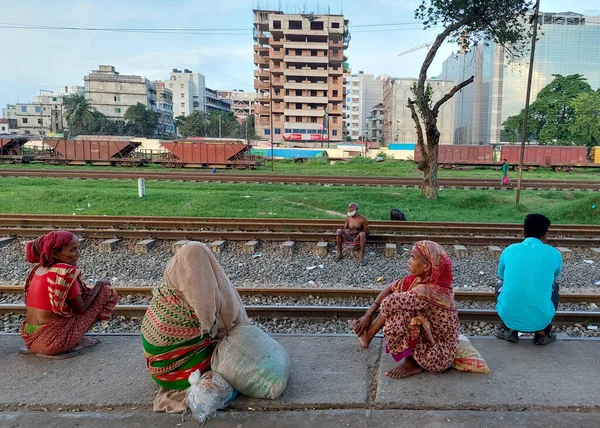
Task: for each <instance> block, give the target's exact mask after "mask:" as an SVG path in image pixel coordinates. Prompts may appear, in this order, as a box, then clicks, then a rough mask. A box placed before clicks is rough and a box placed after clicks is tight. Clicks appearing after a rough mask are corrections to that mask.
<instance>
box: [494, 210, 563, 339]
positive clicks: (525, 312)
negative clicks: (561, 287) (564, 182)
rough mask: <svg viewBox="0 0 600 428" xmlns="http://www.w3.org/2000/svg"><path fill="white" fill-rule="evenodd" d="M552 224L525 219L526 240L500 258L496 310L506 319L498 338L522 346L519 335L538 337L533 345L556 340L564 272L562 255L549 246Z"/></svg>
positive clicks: (540, 217) (537, 216) (535, 216)
mask: <svg viewBox="0 0 600 428" xmlns="http://www.w3.org/2000/svg"><path fill="white" fill-rule="evenodd" d="M549 227H550V220H548V218H546V217H545V216H543V215H541V214H530V215H528V216H527V217H525V240H524V241H523V242H520V243H518V244H513V245H511V246H509V247H508V248H506V249H505V250H504V251H503V252H502V255H501V256H500V264H499V265H498V276H499V277H500V278H501V279H502V280H504V282H503V283H502V284H499V285H498V286H497V287H496V298H497V303H496V310H497V311H498V315H500V318H501V319H502V323H503V325H502V327H501V331H500V332H499V333H498V335H497V337H499V338H500V339H504V340H508V341H510V342H518V340H519V332H526V333H535V336H534V338H533V343H535V344H536V345H546V344H548V343H550V342H553V341H555V340H556V335H555V334H554V333H553V332H552V318H554V315H555V313H556V308H557V306H558V299H559V294H558V284H557V283H556V279H557V278H558V275H559V274H560V271H561V268H562V257H561V255H560V252H559V251H558V250H557V249H555V248H553V247H551V246H550V245H547V244H546V240H547V238H548V228H549Z"/></svg>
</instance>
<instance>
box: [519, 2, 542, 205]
mask: <svg viewBox="0 0 600 428" xmlns="http://www.w3.org/2000/svg"><path fill="white" fill-rule="evenodd" d="M539 14H540V0H537V1H536V2H535V12H534V14H533V17H532V20H531V21H532V23H533V33H532V36H531V54H530V57H529V76H528V77H527V94H526V95H525V110H524V112H523V128H522V129H521V158H520V160H519V179H518V180H517V200H516V204H517V207H518V206H519V203H520V201H521V181H522V180H523V161H524V159H525V141H526V140H527V120H528V119H529V100H530V98H531V81H532V78H533V61H534V59H535V42H536V39H537V28H538V18H539Z"/></svg>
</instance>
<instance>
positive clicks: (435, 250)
mask: <svg viewBox="0 0 600 428" xmlns="http://www.w3.org/2000/svg"><path fill="white" fill-rule="evenodd" d="M415 248H416V249H417V251H418V252H419V253H420V254H421V256H423V258H424V259H425V260H427V263H429V266H431V269H430V270H429V271H428V272H427V273H425V274H424V275H423V276H425V277H424V278H422V279H421V283H429V284H433V285H436V286H438V287H441V288H449V289H452V279H453V278H452V260H450V257H449V256H448V253H446V250H444V248H443V247H442V246H441V245H440V244H438V243H437V242H433V241H419V242H417V243H416V244H415ZM427 276H428V277H427Z"/></svg>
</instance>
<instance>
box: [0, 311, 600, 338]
mask: <svg viewBox="0 0 600 428" xmlns="http://www.w3.org/2000/svg"><path fill="white" fill-rule="evenodd" d="M24 318H25V317H24V316H23V315H11V314H7V315H4V316H2V317H0V334H2V333H18V332H19V330H20V328H21V323H22V322H23V320H24ZM140 321H141V320H140V319H139V318H130V319H127V318H124V317H117V318H113V319H112V320H110V321H102V322H97V323H96V324H94V326H93V327H92V329H91V331H92V332H94V333H139V332H140ZM252 322H253V323H254V324H255V325H257V326H259V327H261V328H262V329H263V330H265V331H266V332H268V333H284V334H289V333H302V334H348V333H352V330H351V329H350V327H349V326H348V322H347V321H345V320H328V321H314V320H307V319H304V318H297V319H277V318H273V319H264V318H253V319H252ZM498 327H499V326H498V324H494V323H486V322H479V323H462V324H461V326H460V332H461V333H462V334H464V335H467V336H493V335H495V334H496V333H497V331H498ZM554 329H555V331H556V332H557V333H565V334H567V335H568V336H570V337H600V330H588V329H587V326H585V325H581V324H571V325H563V326H560V327H557V326H555V327H554ZM524 336H531V335H530V334H524Z"/></svg>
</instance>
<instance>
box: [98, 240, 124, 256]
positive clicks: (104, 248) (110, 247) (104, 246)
mask: <svg viewBox="0 0 600 428" xmlns="http://www.w3.org/2000/svg"><path fill="white" fill-rule="evenodd" d="M121 242H123V240H122V239H118V238H114V239H107V240H106V241H102V242H101V243H100V252H101V253H112V252H113V251H114V250H116V249H117V247H119V245H121Z"/></svg>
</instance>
